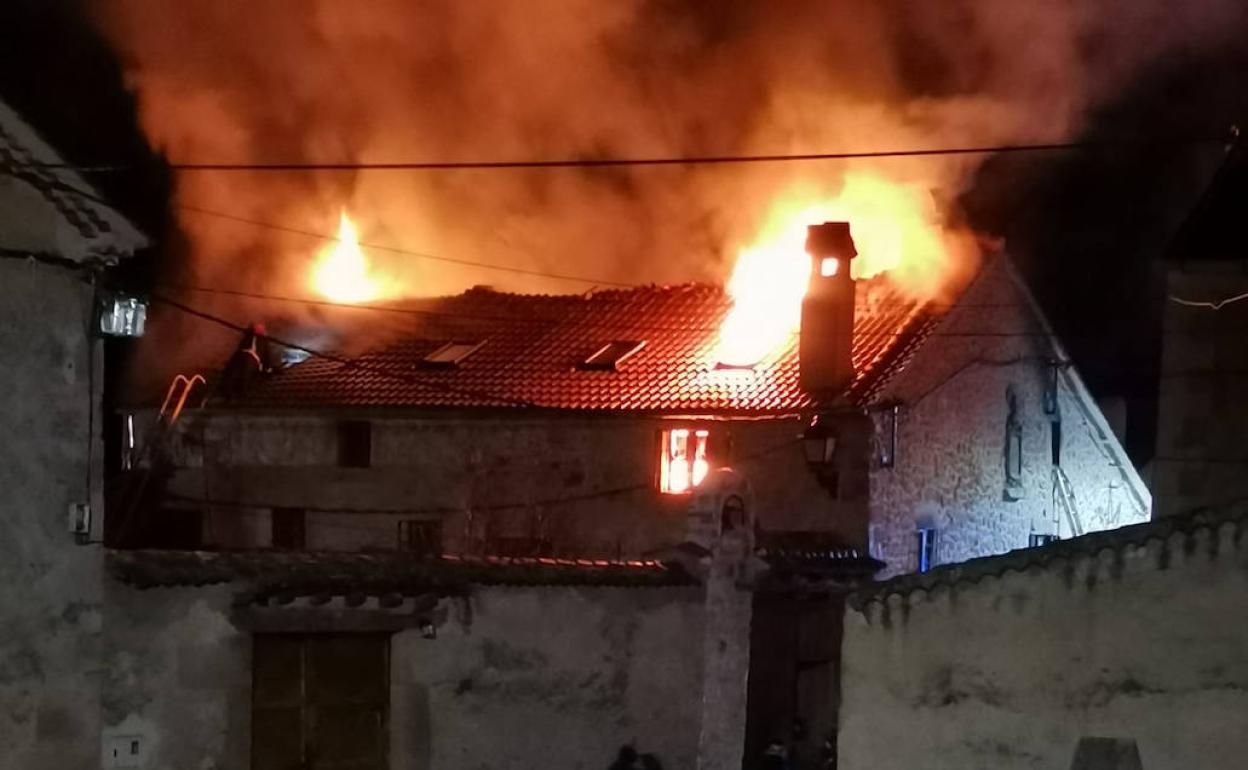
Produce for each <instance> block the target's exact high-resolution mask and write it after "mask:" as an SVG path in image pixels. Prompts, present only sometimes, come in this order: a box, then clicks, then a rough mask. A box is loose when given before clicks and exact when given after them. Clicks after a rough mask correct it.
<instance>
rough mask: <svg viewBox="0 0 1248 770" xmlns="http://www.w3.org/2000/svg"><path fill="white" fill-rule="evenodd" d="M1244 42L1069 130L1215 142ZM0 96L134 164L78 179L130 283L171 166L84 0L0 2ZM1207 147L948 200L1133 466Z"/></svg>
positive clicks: (1147, 426) (1146, 442)
mask: <svg viewBox="0 0 1248 770" xmlns="http://www.w3.org/2000/svg"><path fill="white" fill-rule="evenodd" d="M1244 48H1245V47H1241V49H1240V50H1213V51H1207V50H1189V51H1185V52H1182V53H1181V54H1176V55H1172V56H1170V57H1169V58H1167V59H1165V60H1160V61H1155V62H1153V64H1152V65H1151V66H1150V67H1148V68H1147V69H1146V70H1145V71H1144V72H1143V73H1141V74H1140V75H1139V76H1138V77H1136V78H1135V79H1134V86H1133V87H1132V88H1130V89H1128V90H1126V91H1124V92H1122V93H1119V94H1117V95H1116V97H1115V98H1112V99H1111V100H1109V101H1108V102H1106V103H1103V104H1101V105H1100V106H1099V107H1098V108H1097V109H1096V111H1095V112H1094V114H1093V116H1092V119H1091V120H1090V121H1089V122H1088V124H1087V125H1086V126H1085V128H1084V129H1083V131H1082V135H1081V136H1076V137H1072V138H1075V139H1103V138H1122V137H1131V138H1133V139H1147V138H1156V139H1170V138H1174V137H1194V136H1202V137H1218V136H1229V129H1230V127H1231V126H1232V125H1233V124H1235V123H1237V122H1240V121H1243V120H1244V118H1245V116H1248V89H1245V88H1244V87H1243V78H1244V74H1245V73H1248V50H1244ZM923 65H924V62H922V61H921V60H916V62H915V66H914V78H915V83H914V86H915V89H916V91H919V92H922V91H923V90H924V89H934V90H938V89H939V88H940V87H941V84H940V82H939V73H937V74H936V75H933V73H932V72H931V70H930V68H928V67H925V66H923ZM0 95H2V96H3V98H4V100H5V101H6V102H8V103H9V104H10V105H12V106H13V107H14V108H15V109H17V110H18V111H19V112H20V113H22V114H23V115H25V116H26V117H27V118H28V119H29V120H30V121H31V122H32V123H33V124H34V125H35V126H36V128H37V129H38V130H39V131H40V132H41V133H42V134H43V135H44V136H45V137H46V138H47V139H48V140H49V141H50V143H51V144H52V145H53V146H55V147H57V148H58V149H59V150H60V151H61V152H62V153H63V154H64V155H65V156H67V157H68V158H69V159H71V160H73V161H76V162H81V163H95V162H109V163H124V164H129V165H133V166H135V170H134V172H132V173H128V174H125V175H116V174H112V175H101V176H100V177H99V178H92V179H91V181H92V183H93V184H95V185H97V187H98V188H99V189H101V190H102V191H103V192H104V193H105V194H106V195H107V196H109V197H110V198H111V199H112V200H114V201H115V202H116V205H117V206H118V208H119V209H121V210H122V211H123V212H125V213H126V214H127V215H128V216H130V217H131V218H132V219H133V220H134V221H135V222H136V223H137V224H139V225H140V227H142V228H143V229H144V230H146V231H147V232H148V233H150V234H152V235H154V236H155V237H156V239H157V242H158V243H160V244H162V246H161V247H158V249H157V250H155V251H154V252H153V253H151V254H149V255H147V256H146V257H145V258H144V259H142V260H138V261H136V263H135V264H134V265H133V266H132V267H131V268H130V270H131V273H132V275H131V276H130V279H131V280H137V281H138V282H140V283H142V282H143V281H144V280H145V279H150V278H151V276H153V275H155V274H157V273H158V272H159V271H160V270H161V269H162V264H161V263H162V261H169V260H173V259H176V257H174V256H171V255H176V254H178V253H179V248H178V243H179V235H178V233H177V231H176V229H175V228H174V227H173V226H172V225H171V222H172V218H171V216H170V213H169V209H168V201H169V191H170V189H171V176H170V174H169V173H168V172H167V170H166V169H164V168H163V167H162V166H161V162H160V159H159V158H158V157H157V156H156V155H154V154H153V153H152V152H151V151H150V149H149V148H148V146H147V144H146V142H145V140H144V138H143V135H142V133H141V132H140V130H139V128H138V126H137V120H136V111H135V101H134V99H133V97H132V96H131V95H130V94H129V93H128V92H127V91H126V89H125V87H124V84H123V77H122V67H121V65H120V63H119V62H118V61H117V58H116V54H115V53H114V52H113V49H112V48H111V47H110V45H109V44H108V42H107V41H105V40H104V39H102V37H101V36H100V35H99V34H98V33H97V31H96V30H95V28H94V27H93V26H92V25H91V24H90V23H89V21H88V20H87V17H86V13H85V11H84V7H83V4H82V3H77V2H70V1H69V0H6V2H4V3H3V4H0ZM810 149H811V150H812V151H824V150H836V149H841V148H830V147H829V148H810ZM1221 153H1222V149H1221V148H1220V147H1219V146H1218V145H1216V144H1209V143H1205V144H1202V145H1190V146H1180V145H1176V144H1174V143H1170V142H1167V143H1165V144H1162V145H1148V144H1140V145H1133V146H1131V147H1123V148H1121V149H1115V150H1112V151H1095V152H1073V153H1052V154H1036V155H1028V156H1024V155H1010V156H999V157H997V158H993V159H990V160H989V161H988V162H987V163H986V164H985V165H984V166H983V167H982V168H981V169H980V170H979V172H978V174H977V176H976V177H975V183H974V185H973V188H972V189H971V190H970V191H969V192H968V193H967V194H965V196H964V197H963V200H962V209H963V210H964V212H965V216H966V217H967V219H968V221H969V223H970V224H971V225H972V226H973V227H974V228H976V229H977V230H980V231H984V232H989V233H992V234H995V235H998V236H1002V237H1004V238H1005V242H1006V244H1007V247H1008V249H1009V251H1010V253H1011V254H1012V255H1013V256H1014V258H1015V259H1016V260H1017V261H1018V262H1019V264H1020V265H1021V266H1022V268H1023V271H1024V273H1025V274H1026V275H1027V277H1028V278H1029V279H1030V281H1031V284H1032V286H1033V289H1034V290H1035V292H1036V294H1037V295H1038V297H1039V299H1040V300H1041V303H1042V305H1043V306H1044V307H1045V309H1046V310H1047V312H1048V314H1049V317H1050V319H1051V320H1052V321H1053V323H1054V325H1055V326H1056V328H1057V330H1058V332H1059V334H1060V335H1061V336H1062V338H1063V340H1064V341H1065V342H1066V344H1067V346H1068V348H1069V349H1070V351H1071V352H1072V354H1073V355H1074V357H1075V359H1076V361H1077V363H1078V364H1079V366H1080V368H1081V371H1082V372H1083V373H1084V375H1085V377H1086V379H1087V380H1088V382H1089V384H1090V386H1091V387H1092V389H1093V390H1094V392H1095V393H1096V394H1097V395H1099V396H1123V397H1125V398H1126V399H1127V400H1128V404H1129V408H1130V412H1129V421H1128V428H1129V431H1128V450H1129V451H1130V452H1131V454H1132V455H1133V457H1134V458H1135V460H1136V461H1137V462H1140V463H1142V462H1145V461H1147V459H1148V458H1149V456H1150V455H1151V452H1152V437H1153V429H1154V426H1153V423H1154V418H1153V413H1154V410H1155V408H1156V373H1157V367H1158V357H1159V331H1160V311H1161V309H1162V306H1163V305H1162V285H1161V282H1160V279H1161V272H1160V269H1159V267H1160V264H1161V259H1162V257H1163V255H1164V253H1165V250H1166V248H1167V245H1168V243H1169V242H1170V240H1171V238H1172V236H1173V233H1174V231H1175V230H1176V229H1177V227H1178V226H1179V224H1180V223H1181V221H1182V220H1183V218H1184V216H1185V215H1186V214H1187V212H1188V211H1189V210H1190V209H1191V207H1192V205H1193V204H1194V202H1195V200H1196V198H1197V196H1198V195H1199V194H1200V192H1201V190H1202V189H1203V187H1204V185H1205V184H1206V183H1207V181H1208V179H1209V177H1210V175H1211V174H1212V173H1213V170H1214V169H1215V168H1216V166H1217V164H1218V162H1219V160H1220V157H1221ZM164 267H166V268H167V267H168V266H167V265H165V266H164Z"/></svg>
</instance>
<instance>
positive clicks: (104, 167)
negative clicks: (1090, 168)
mask: <svg viewBox="0 0 1248 770" xmlns="http://www.w3.org/2000/svg"><path fill="white" fill-rule="evenodd" d="M1226 141H1227V139H1226V137H1216V138H1215V137H1170V138H1162V139H1114V140H1102V141H1094V140H1088V141H1074V142H1047V143H1039V144H997V145H979V146H970V147H933V148H903V149H895V150H859V151H841V152H812V153H791V154H785V153H776V154H763V155H690V156H676V157H639V158H594V157H582V158H553V159H531V160H446V161H382V162H376V163H360V162H336V163H299V162H292V163H183V162H173V163H169V164H168V166H169V168H171V169H173V170H175V171H184V172H203V171H221V172H264V173H269V172H303V171H317V172H322V171H334V172H344V171H345V172H356V171H457V170H458V171H499V170H508V169H560V168H612V167H618V166H710V165H728V164H746V163H797V162H810V161H830V160H854V159H869V158H911V157H927V156H939V155H996V154H1005V153H1030V152H1063V151H1090V150H1112V149H1121V148H1124V147H1165V146H1171V147H1178V146H1189V145H1199V144H1214V143H1225V142H1226ZM16 167H18V168H22V167H25V168H44V169H66V170H72V171H79V172H83V173H93V174H109V173H123V172H128V171H133V170H136V168H137V167H135V166H133V165H130V164H121V163H103V164H74V163H24V164H17V165H16Z"/></svg>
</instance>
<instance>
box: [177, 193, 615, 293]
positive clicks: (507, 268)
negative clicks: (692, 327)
mask: <svg viewBox="0 0 1248 770" xmlns="http://www.w3.org/2000/svg"><path fill="white" fill-rule="evenodd" d="M178 208H179V209H182V210H183V211H189V212H192V213H195V214H201V215H203V216H210V217H217V218H219V219H228V220H231V221H233V222H241V223H243V224H248V225H252V226H254V227H263V228H266V229H269V230H276V231H279V232H284V233H293V234H295V235H302V236H305V237H308V238H316V239H318V240H322V241H337V242H339V243H341V242H342V239H341V238H339V237H338V236H336V235H329V234H327V233H319V232H316V231H315V230H305V229H303V228H300V227H290V226H288V225H280V224H276V223H274V222H266V221H264V220H261V219H251V218H249V217H241V216H237V215H234V214H229V213H226V212H223V211H214V210H212V209H204V208H200V207H198V206H190V205H186V204H178ZM359 246H360V248H362V249H369V250H371V251H384V252H387V253H390V254H401V255H403V256H408V257H417V258H419V259H428V260H432V261H435V262H447V263H450V264H454V265H462V266H464V267H474V268H481V269H484V270H498V271H502V272H507V273H516V274H519V275H530V276H535V277H538V278H549V279H555V280H560V281H576V282H578V283H588V284H594V285H601V286H633V285H635V284H631V283H623V282H621V281H612V280H609V279H606V278H594V277H590V276H583V275H567V274H563V273H552V272H547V271H544V270H531V269H529V268H524V267H512V266H511V265H499V264H496V263H492V262H475V261H473V260H470V259H458V258H455V257H445V256H441V255H439V254H430V253H429V252H427V251H413V250H412V249H401V248H398V247H397V246H387V245H385V244H380V243H365V242H363V241H360V242H359Z"/></svg>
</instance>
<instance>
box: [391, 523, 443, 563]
mask: <svg viewBox="0 0 1248 770" xmlns="http://www.w3.org/2000/svg"><path fill="white" fill-rule="evenodd" d="M399 550H400V551H405V552H407V553H410V554H414V555H416V556H440V555H441V554H442V522H441V521H429V520H422V519H409V520H406V521H400V522H399Z"/></svg>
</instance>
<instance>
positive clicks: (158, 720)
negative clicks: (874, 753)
mask: <svg viewBox="0 0 1248 770" xmlns="http://www.w3.org/2000/svg"><path fill="white" fill-rule="evenodd" d="M105 599H106V603H105V609H104V644H103V649H104V666H103V682H102V686H101V688H100V698H99V701H98V704H99V705H98V709H99V713H100V718H101V721H102V725H101V735H100V737H101V741H100V746H101V749H100V750H101V752H102V753H104V754H107V753H108V752H110V751H111V750H112V749H113V748H114V747H115V746H119V747H121V750H122V752H123V755H125V753H126V752H129V751H131V744H132V742H134V741H138V742H139V747H138V754H139V760H138V762H137V763H136V766H137V767H140V768H142V770H182V768H195V770H227V769H228V768H245V767H248V766H249V761H250V760H249V757H250V750H251V744H250V735H251V733H250V729H251V728H250V715H251V709H250V698H251V637H250V635H249V634H248V633H246V632H245V631H243V630H241V629H239V628H238V627H237V626H236V625H235V624H234V622H233V621H232V617H231V603H232V595H231V592H230V591H229V589H228V588H227V587H225V586H213V587H205V588H149V589H146V590H143V591H138V590H134V589H131V588H128V587H126V586H122V585H118V584H116V583H113V582H111V581H110V582H109V583H108V584H107V585H106V588H105ZM93 738H94V737H92V743H94V740H93ZM126 756H129V755H126ZM104 767H108V765H107V764H105V765H104Z"/></svg>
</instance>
